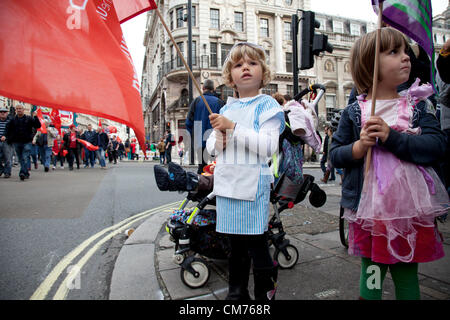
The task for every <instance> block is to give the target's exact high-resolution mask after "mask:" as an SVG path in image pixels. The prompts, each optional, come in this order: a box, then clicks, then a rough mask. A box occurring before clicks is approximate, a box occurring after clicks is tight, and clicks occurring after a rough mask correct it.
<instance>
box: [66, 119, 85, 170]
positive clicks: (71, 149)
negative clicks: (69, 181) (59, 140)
mask: <svg viewBox="0 0 450 320" xmlns="http://www.w3.org/2000/svg"><path fill="white" fill-rule="evenodd" d="M69 130H70V131H69V132H68V133H66V134H65V135H64V138H63V140H64V148H66V150H67V151H68V154H67V161H68V162H69V170H73V160H74V158H75V161H76V163H77V169H80V150H81V145H80V143H79V142H78V140H77V139H80V138H81V137H80V133H79V132H78V131H77V127H76V126H75V125H74V124H71V125H70V126H69Z"/></svg>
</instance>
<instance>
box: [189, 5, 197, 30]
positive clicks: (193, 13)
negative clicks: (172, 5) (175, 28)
mask: <svg viewBox="0 0 450 320" xmlns="http://www.w3.org/2000/svg"><path fill="white" fill-rule="evenodd" d="M196 8H197V7H196V6H192V9H191V20H192V26H193V27H195V26H196V25H197V12H196V10H195V9H196ZM186 12H187V10H186Z"/></svg>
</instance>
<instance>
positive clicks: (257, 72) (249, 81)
mask: <svg viewBox="0 0 450 320" xmlns="http://www.w3.org/2000/svg"><path fill="white" fill-rule="evenodd" d="M231 79H232V80H233V83H232V84H233V85H235V86H236V87H237V89H238V91H239V95H240V96H241V97H243V96H245V94H244V92H246V91H254V90H255V89H256V91H258V90H259V88H260V86H261V81H262V66H261V64H260V63H259V61H258V60H253V59H250V58H249V57H248V56H247V55H245V56H244V57H243V58H242V59H241V60H239V61H238V62H236V63H235V64H233V65H232V66H231Z"/></svg>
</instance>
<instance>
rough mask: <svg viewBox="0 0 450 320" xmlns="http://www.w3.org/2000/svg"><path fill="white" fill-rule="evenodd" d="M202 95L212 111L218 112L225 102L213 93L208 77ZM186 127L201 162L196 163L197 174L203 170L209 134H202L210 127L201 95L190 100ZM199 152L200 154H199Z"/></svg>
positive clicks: (212, 86)
mask: <svg viewBox="0 0 450 320" xmlns="http://www.w3.org/2000/svg"><path fill="white" fill-rule="evenodd" d="M203 96H204V97H205V99H206V101H207V102H208V104H209V107H210V108H211V111H212V112H213V113H219V112H220V109H221V108H222V107H223V106H224V105H225V103H224V102H223V101H222V100H221V99H219V98H217V96H216V95H215V93H214V82H213V81H212V80H209V79H208V80H205V82H204V83H203ZM186 128H187V130H188V131H189V133H190V134H191V143H193V144H194V150H195V152H196V153H197V154H198V159H202V162H201V163H199V165H198V171H197V173H198V174H201V173H202V172H203V167H204V166H205V165H206V164H207V162H206V159H205V158H204V156H203V152H204V150H205V148H206V140H207V139H208V136H209V135H208V136H206V137H204V134H205V132H206V131H208V130H210V129H212V126H211V123H210V122H209V111H208V109H207V108H206V105H205V102H204V101H203V99H202V97H201V96H199V97H197V98H196V99H195V100H194V101H192V103H191V105H190V106H189V113H188V115H187V118H186ZM200 152H201V154H199V153H200ZM199 162H200V161H199Z"/></svg>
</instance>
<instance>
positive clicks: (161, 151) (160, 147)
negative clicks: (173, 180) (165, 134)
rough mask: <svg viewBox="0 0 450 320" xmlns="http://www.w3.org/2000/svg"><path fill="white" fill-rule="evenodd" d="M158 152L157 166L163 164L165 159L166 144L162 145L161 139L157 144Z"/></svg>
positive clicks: (162, 140)
mask: <svg viewBox="0 0 450 320" xmlns="http://www.w3.org/2000/svg"><path fill="white" fill-rule="evenodd" d="M158 151H159V164H164V160H165V158H166V155H165V154H166V144H165V143H164V138H161V140H159V143H158Z"/></svg>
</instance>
